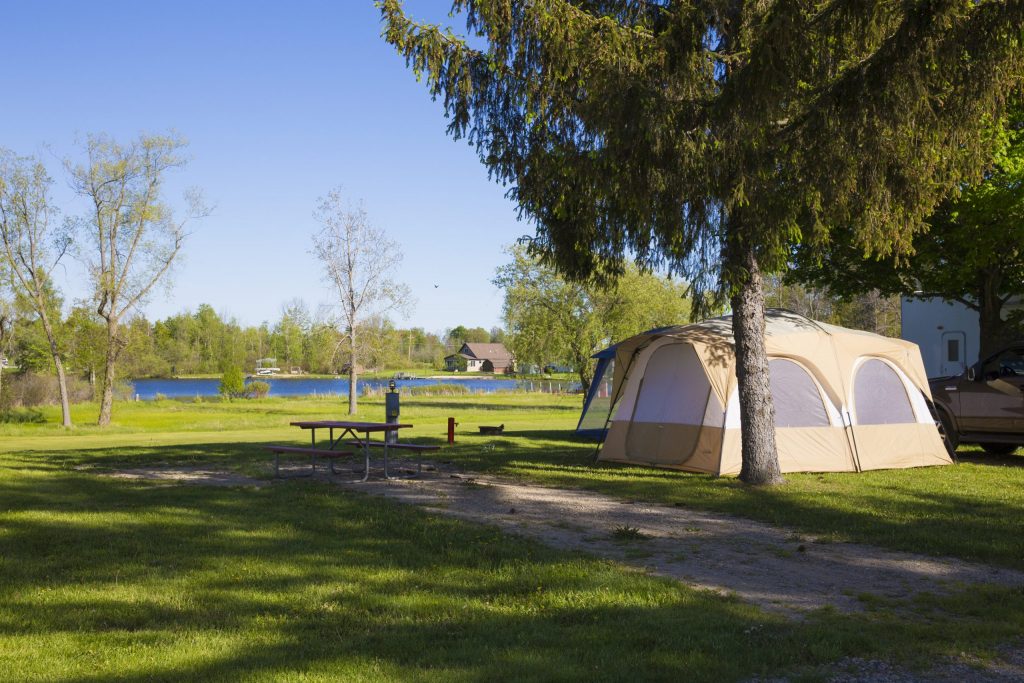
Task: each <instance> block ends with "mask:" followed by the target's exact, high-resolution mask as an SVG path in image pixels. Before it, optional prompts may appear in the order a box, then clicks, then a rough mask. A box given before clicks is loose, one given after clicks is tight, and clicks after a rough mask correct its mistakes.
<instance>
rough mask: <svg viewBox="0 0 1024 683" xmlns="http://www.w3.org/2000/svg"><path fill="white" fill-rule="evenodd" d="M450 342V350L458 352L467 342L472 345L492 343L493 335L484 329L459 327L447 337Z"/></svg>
mask: <svg viewBox="0 0 1024 683" xmlns="http://www.w3.org/2000/svg"><path fill="white" fill-rule="evenodd" d="M445 337H446V338H447V340H448V348H450V349H451V350H452V351H458V350H459V349H461V348H462V345H463V344H465V343H466V342H469V343H471V344H486V343H488V342H490V341H491V333H490V332H488V331H487V330H485V329H484V328H482V327H466V326H465V325H457V326H455V327H453V328H451V329H450V330H448V334H447V335H445Z"/></svg>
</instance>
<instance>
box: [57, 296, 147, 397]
mask: <svg viewBox="0 0 1024 683" xmlns="http://www.w3.org/2000/svg"><path fill="white" fill-rule="evenodd" d="M64 330H65V338H66V342H65V344H66V346H67V358H68V365H69V366H70V367H71V368H72V369H73V370H74V371H76V372H78V373H79V374H82V375H84V376H85V377H87V378H88V380H89V386H90V387H91V388H92V390H93V394H94V398H95V392H96V373H97V371H99V370H101V369H102V368H103V362H104V359H105V358H106V343H107V338H106V337H107V335H106V329H105V327H104V325H103V319H102V318H100V317H99V315H98V314H97V313H96V312H95V311H93V310H91V309H89V308H87V307H86V306H75V307H74V308H72V309H71V311H70V312H69V313H68V317H67V319H66V320H65V321H64ZM152 374H156V373H152Z"/></svg>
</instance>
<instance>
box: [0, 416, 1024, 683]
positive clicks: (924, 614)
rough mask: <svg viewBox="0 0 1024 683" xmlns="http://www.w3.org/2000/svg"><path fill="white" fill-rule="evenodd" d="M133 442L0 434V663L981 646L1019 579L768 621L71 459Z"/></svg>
mask: <svg viewBox="0 0 1024 683" xmlns="http://www.w3.org/2000/svg"><path fill="white" fill-rule="evenodd" d="M123 414H124V413H122V415H123ZM173 436H174V435H167V434H162V433H153V437H154V438H159V439H160V440H161V441H163V442H167V443H168V445H165V446H161V447H159V449H158V451H159V452H160V453H161V455H160V457H162V458H166V459H178V458H181V459H188V458H192V457H198V456H197V455H196V450H195V449H196V447H194V446H182V447H172V446H170V445H169V443H170V442H171V441H173ZM40 438H44V439H45V438H47V437H40ZM62 438H66V437H62ZM4 444H5V446H6V445H7V441H6V440H5V441H4ZM218 448H219V449H220V450H218ZM163 449H167V450H163ZM202 449H203V450H204V451H206V450H207V449H209V450H210V452H209V453H208V454H207V456H203V457H213V458H226V459H236V460H237V459H238V458H241V457H244V447H239V446H236V445H232V444H222V445H221V446H220V447H217V446H216V445H208V446H203V447H202ZM174 452H178V453H180V455H179V456H175V455H173V453H174ZM153 457H154V452H153V449H152V447H144V448H135V447H125V448H123V449H120V448H114V449H99V450H88V449H87V450H76V449H74V448H65V449H62V450H61V451H60V452H48V453H44V452H41V451H33V452H23V453H14V452H7V453H5V454H0V679H3V680H18V681H23V680H24V681H82V682H85V681H97V680H120V681H143V680H146V681H149V680H163V681H192V680H237V679H245V680H256V681H259V680H303V681H317V680H444V681H449V680H531V679H532V680H581V679H582V680H637V679H641V680H693V681H700V680H706V681H718V680H738V679H744V678H747V677H749V676H751V675H756V674H770V673H772V672H778V671H780V670H789V669H791V668H792V667H794V666H795V667H814V666H816V665H820V664H825V663H828V662H832V661H835V660H837V659H839V658H842V657H844V656H850V655H857V656H881V657H896V658H898V659H906V658H909V659H910V660H912V661H915V662H918V663H922V664H924V663H927V662H930V661H932V660H933V659H934V658H935V657H938V656H943V655H951V654H956V653H959V652H961V651H967V652H973V653H980V654H982V655H984V654H985V652H986V648H987V647H990V646H991V645H993V644H996V643H999V642H1003V641H1006V640H1008V639H1010V638H1012V637H1014V636H1015V635H1017V634H1019V633H1021V632H1022V631H1024V594H1022V593H1021V592H1020V591H1006V590H988V589H986V590H981V591H974V592H971V593H960V594H956V595H953V596H948V597H944V598H937V597H924V598H921V599H919V600H917V601H916V602H914V603H912V604H899V603H893V602H886V601H873V602H871V603H868V604H867V608H868V609H867V611H866V612H865V613H863V614H860V615H853V616H844V615H838V614H835V613H832V612H830V611H821V612H819V613H816V614H814V615H811V616H810V617H809V618H808V619H807V620H805V621H785V620H783V619H782V618H781V617H777V616H773V615H769V614H766V613H764V612H762V611H760V610H758V609H756V608H755V607H752V606H750V605H747V604H744V603H741V602H739V601H738V600H735V599H732V598H729V597H724V596H720V595H715V594H711V593H706V592H700V591H696V590H693V589H690V588H687V587H685V586H683V585H681V584H678V583H675V582H671V581H667V580H660V579H655V578H651V577H647V576H645V575H643V574H640V573H637V572H636V571H632V570H629V569H626V568H623V567H620V566H617V565H615V564H612V563H609V562H605V561H600V560H597V559H593V558H589V557H585V556H579V555H572V554H567V553H563V552H559V551H556V550H552V549H549V548H545V547H543V546H540V545H537V544H535V543H532V542H529V541H526V540H522V539H517V538H513V537H509V536H506V535H503V534H501V533H500V532H498V531H496V530H494V529H492V528H489V527H483V526H477V525H471V524H466V523H461V522H457V521H454V520H449V519H444V518H439V517H436V516H431V515H428V514H426V513H424V512H421V511H419V510H417V509H414V508H409V507H402V506H399V505H397V504H394V503H390V502H387V501H383V500H378V499H373V498H370V497H366V496H361V495H353V494H351V493H343V492H341V491H339V490H338V489H336V488H334V487H332V486H329V485H325V484H317V483H312V482H308V481H289V482H283V483H276V484H273V485H270V486H266V487H262V488H256V487H231V488H213V487H197V486H166V485H160V484H157V483H150V482H137V481H126V480H120V479H114V478H109V477H102V476H98V475H97V474H95V473H91V472H89V470H88V469H87V468H88V467H90V466H96V465H104V464H110V463H112V462H115V461H120V460H150V459H152V458H153ZM83 467H84V468H86V469H83ZM910 613H913V614H916V615H919V616H920V618H919V619H908V614H910Z"/></svg>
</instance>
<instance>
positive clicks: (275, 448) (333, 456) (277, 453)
mask: <svg viewBox="0 0 1024 683" xmlns="http://www.w3.org/2000/svg"><path fill="white" fill-rule="evenodd" d="M267 450H268V451H270V452H271V453H273V454H274V476H275V477H278V478H281V454H282V453H299V454H302V455H309V456H310V458H309V464H310V465H311V466H312V471H311V472H310V473H309V474H304V475H301V474H293V475H292V476H293V477H300V476H305V477H312V476H313V475H315V474H316V459H317V458H324V459H325V460H329V461H330V469H331V474H338V472H337V470H335V469H334V461H335V460H337V459H338V458H342V457H347V456H352V455H355V453H353V452H352V451H335V450H330V449H326V448H303V447H301V446H279V445H277V444H274V445H270V446H267Z"/></svg>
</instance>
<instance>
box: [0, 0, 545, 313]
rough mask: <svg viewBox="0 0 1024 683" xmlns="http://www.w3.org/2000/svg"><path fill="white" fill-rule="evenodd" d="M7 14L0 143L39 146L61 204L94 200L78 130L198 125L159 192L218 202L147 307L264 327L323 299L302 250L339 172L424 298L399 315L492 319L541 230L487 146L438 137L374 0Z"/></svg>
mask: <svg viewBox="0 0 1024 683" xmlns="http://www.w3.org/2000/svg"><path fill="white" fill-rule="evenodd" d="M449 6H450V3H446V2H442V1H439V0H409V1H408V2H407V3H406V8H407V10H408V12H409V13H410V14H411V15H413V16H414V17H417V18H422V19H425V20H429V21H431V22H445V21H449V20H448V17H447V10H448V8H449ZM0 10H2V12H0V16H3V28H2V29H0V36H2V37H0V64H3V65H4V77H3V81H4V86H5V87H4V89H3V92H4V95H3V105H2V106H0V147H4V148H7V149H10V150H12V151H14V152H15V153H17V154H20V155H30V154H31V155H37V156H39V157H40V158H41V159H42V160H43V161H44V163H45V164H46V165H47V167H48V169H49V170H50V174H51V175H52V176H53V178H54V180H55V182H54V192H53V194H54V198H55V199H56V201H57V203H58V205H59V206H60V207H61V208H62V210H63V211H64V213H65V214H76V213H79V212H81V211H82V210H83V209H84V207H83V206H82V205H81V202H80V199H78V198H76V197H75V196H74V194H73V193H72V192H71V190H70V188H69V185H68V182H67V178H66V175H65V174H64V171H63V169H62V166H61V160H62V159H64V158H67V157H71V158H76V155H77V154H78V152H79V150H80V142H81V140H82V139H83V137H84V136H85V135H86V134H88V133H100V132H103V133H107V134H110V135H111V136H113V137H114V138H115V139H117V140H120V141H128V140H130V139H132V138H134V137H136V136H138V135H139V134H141V133H146V132H166V131H168V130H174V131H176V132H177V133H179V134H180V135H182V136H184V137H185V138H186V139H187V140H188V141H189V146H188V149H187V154H188V156H189V157H190V162H189V164H188V166H187V167H186V168H185V169H183V170H178V171H175V172H174V173H173V175H171V176H169V177H168V181H167V185H166V192H165V198H166V199H167V201H168V202H169V203H170V204H171V205H172V206H176V207H181V208H184V206H185V205H184V203H183V202H182V201H181V197H182V193H183V192H184V190H185V189H186V188H188V187H198V188H200V189H201V190H202V192H203V195H204V197H205V199H206V200H207V202H208V203H209V204H211V205H213V206H214V211H213V213H212V215H211V216H209V217H208V218H205V219H203V220H202V221H200V222H198V223H194V224H192V225H191V226H190V230H191V232H192V235H191V237H190V238H189V240H188V242H187V243H186V245H185V248H184V254H183V258H182V260H181V262H180V263H179V264H178V266H177V267H176V269H175V272H174V275H173V278H172V281H171V287H170V288H168V289H165V290H161V291H157V292H156V293H155V294H154V295H153V296H152V297H151V300H150V301H149V302H148V303H147V304H146V305H145V306H144V307H143V310H142V312H143V313H144V314H145V315H146V316H147V317H148V318H149V319H150V320H155V319H160V318H164V317H167V316H169V315H173V314H175V313H178V312H181V311H184V310H194V309H195V308H196V307H197V306H198V305H199V304H201V303H208V304H210V305H212V306H213V307H214V309H215V310H217V311H218V312H219V313H221V314H222V315H225V316H227V317H233V318H236V319H237V320H238V321H239V322H240V323H242V324H245V325H256V324H259V323H260V322H262V321H269V322H270V323H271V324H273V322H274V321H275V320H277V319H279V318H280V315H281V310H282V306H283V305H284V304H285V303H286V302H288V301H290V300H292V299H295V298H300V299H303V300H304V301H305V302H306V303H307V304H308V305H309V306H310V308H311V309H312V310H316V309H317V308H318V306H320V305H321V304H326V303H329V302H330V293H329V291H328V289H327V287H326V285H325V284H324V282H323V280H322V278H321V269H320V266H319V263H318V262H317V261H316V259H315V257H313V256H312V255H311V253H310V248H311V239H312V235H313V234H314V233H315V232H316V231H317V229H318V225H317V223H316V222H315V220H314V219H313V210H314V208H315V206H316V203H317V198H318V197H320V196H322V195H325V194H326V193H327V192H328V191H329V190H330V189H331V188H333V187H336V186H341V188H342V190H343V193H344V195H345V196H346V197H348V198H350V199H352V200H353V201H360V200H361V201H362V202H363V203H364V205H365V208H366V210H367V212H368V214H369V216H370V219H371V221H372V223H373V224H374V225H375V226H376V227H378V228H380V229H382V230H384V231H385V232H386V233H387V234H388V236H389V237H390V238H391V239H393V240H395V241H396V242H397V243H398V244H399V245H401V249H402V251H403V252H404V260H402V261H401V262H400V263H396V265H395V268H394V269H395V276H396V279H398V280H399V281H401V282H404V283H405V284H407V285H408V286H409V288H410V290H411V291H412V294H413V296H414V299H415V301H414V302H413V305H411V306H410V307H409V308H410V313H409V314H408V315H407V316H406V317H405V318H398V319H396V321H395V322H396V323H397V324H399V325H401V326H403V327H405V326H418V327H423V328H425V329H427V330H429V331H441V330H444V329H446V328H450V327H454V326H456V325H459V324H462V325H466V326H467V327H473V326H483V327H485V328H490V327H492V326H495V325H500V323H501V305H502V301H503V297H502V293H501V291H500V290H498V289H497V288H495V287H494V286H493V285H492V284H491V279H492V278H493V276H494V271H495V269H496V268H497V267H498V266H500V265H501V264H503V263H504V262H506V261H507V256H506V255H505V253H504V251H503V250H504V248H505V247H506V246H507V245H509V244H511V243H512V242H514V241H515V239H516V238H518V237H520V236H522V235H524V234H532V232H533V228H532V227H531V226H530V225H529V224H527V223H524V222H519V221H518V220H517V217H516V207H515V205H514V204H513V203H512V202H511V201H509V200H508V199H507V198H506V197H505V193H506V189H507V188H504V187H501V186H500V185H498V184H497V183H495V182H493V181H490V180H488V178H487V171H486V168H485V167H484V166H483V165H482V164H481V163H480V162H479V160H478V158H477V155H476V152H475V151H474V150H473V149H472V148H471V147H469V146H468V145H467V144H466V142H465V141H464V140H463V141H458V142H456V141H454V140H453V139H452V138H451V137H449V136H447V134H446V132H445V126H446V120H445V118H444V115H443V111H442V108H441V105H440V104H439V103H437V102H433V101H431V99H430V96H429V93H428V92H427V90H426V87H425V86H424V85H423V84H422V83H417V81H416V79H415V77H414V75H413V73H412V72H411V71H410V70H409V69H408V68H407V67H406V66H405V62H404V60H403V59H402V58H401V57H400V56H399V55H397V54H396V53H395V51H394V49H393V48H392V47H391V46H389V45H387V44H386V43H385V42H384V41H383V40H382V39H381V38H380V29H381V24H380V15H379V12H378V11H377V10H376V9H375V8H374V7H373V2H372V0H333V1H328V0H301V1H290V2H260V1H253V0H250V1H247V2H236V1H218V2H209V1H207V2H195V1H192V0H174V1H173V2H172V1H170V0H147V1H146V2H127V1H116V0H106V1H104V2H80V1H70V0H69V1H65V2H56V1H47V0H33V1H32V2H20V1H17V0H0ZM57 283H58V285H59V286H60V287H61V289H62V291H63V293H64V296H65V298H66V299H67V300H68V301H73V300H75V299H78V298H82V297H85V296H87V294H88V290H87V286H86V284H85V281H84V274H83V272H82V269H81V266H80V264H79V263H78V262H76V261H75V260H73V259H71V260H67V262H66V263H65V264H64V265H63V267H62V269H60V270H59V271H58V273H57ZM435 285H436V286H435Z"/></svg>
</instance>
